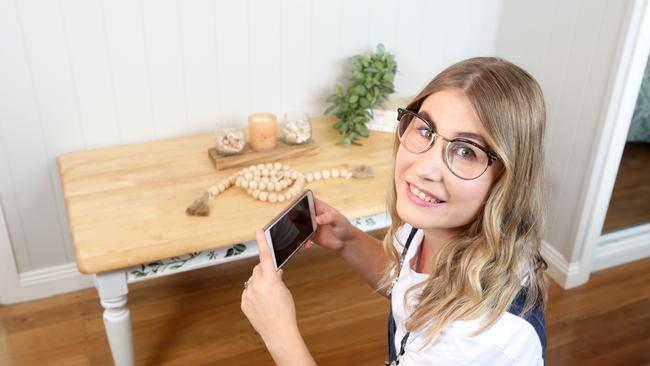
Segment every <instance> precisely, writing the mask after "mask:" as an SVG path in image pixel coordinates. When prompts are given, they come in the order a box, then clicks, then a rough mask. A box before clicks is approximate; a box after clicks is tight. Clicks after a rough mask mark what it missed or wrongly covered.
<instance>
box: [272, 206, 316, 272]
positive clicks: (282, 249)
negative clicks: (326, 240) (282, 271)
mask: <svg viewBox="0 0 650 366" xmlns="http://www.w3.org/2000/svg"><path fill="white" fill-rule="evenodd" d="M313 227H314V226H313V225H312V222H311V215H310V213H309V198H308V196H307V195H305V196H304V197H303V198H302V199H301V200H300V201H298V202H296V204H295V205H294V206H293V207H292V208H291V209H290V210H289V211H288V212H287V214H286V215H284V216H282V218H280V220H278V221H277V222H276V223H275V225H273V226H272V227H271V229H270V230H269V232H270V235H271V240H272V242H273V252H274V253H275V261H276V264H277V266H278V268H280V267H281V266H282V265H283V264H284V262H285V261H286V260H287V259H289V257H290V256H291V254H293V252H295V251H296V250H297V249H298V247H300V245H301V244H303V242H304V241H305V239H307V238H308V237H309V235H311V234H312V232H313V231H314V230H313Z"/></svg>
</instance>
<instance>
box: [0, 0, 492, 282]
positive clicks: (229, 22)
mask: <svg viewBox="0 0 650 366" xmlns="http://www.w3.org/2000/svg"><path fill="white" fill-rule="evenodd" d="M500 11H501V1H500V0H489V1H480V2H474V1H471V0H463V1H455V2H445V1H426V0H408V1H400V2H397V1H389V0H378V1H371V0H353V1H342V0H334V1H326V0H265V1H263V0H248V1H237V0H182V1H181V0H58V1H55V0H0V199H1V201H0V203H1V204H2V208H3V209H4V212H5V218H6V221H7V226H8V229H9V234H10V239H11V242H12V246H13V249H14V254H15V259H16V262H17V265H18V269H19V271H20V272H21V273H22V272H26V271H31V270H36V269H41V268H47V267H50V266H55V265H60V264H63V263H69V262H72V261H74V255H73V253H72V250H71V242H70V234H69V230H68V224H67V220H66V214H65V207H64V204H63V200H62V194H61V187H60V182H59V177H58V172H57V169H56V164H55V159H56V157H57V156H58V155H60V154H62V153H65V152H70V151H77V150H84V149H92V148H96V147H103V146H116V145H121V144H128V143H134V142H139V141H147V140H154V139H160V138H168V137H173V136H180V135H187V134H193V133H198V132H207V131H212V129H213V128H214V126H215V123H216V122H217V121H219V120H221V119H226V118H241V117H244V116H246V115H247V114H248V113H250V112H253V111H272V112H275V113H278V114H280V115H281V114H282V113H283V112H285V111H288V110H296V109H300V110H307V111H309V112H310V113H313V114H320V113H321V112H322V111H323V110H324V107H325V104H324V100H325V98H326V96H327V94H328V93H329V92H331V90H332V89H333V86H334V84H335V83H337V82H341V80H342V77H343V73H344V71H345V69H346V59H347V58H348V57H349V56H351V55H353V54H356V53H360V52H364V51H367V50H370V49H373V48H374V46H375V45H376V44H377V43H379V42H383V43H384V44H385V45H386V47H387V48H388V49H389V50H390V51H392V52H393V53H395V55H396V57H397V61H398V67H399V74H398V75H397V78H396V87H397V91H398V93H399V94H401V95H412V94H415V93H417V92H418V90H419V88H421V87H422V86H424V85H425V84H426V83H427V82H428V81H429V79H430V78H431V77H432V76H433V75H434V74H435V73H437V72H438V71H440V70H441V69H442V68H443V67H445V66H448V65H449V64H451V63H453V62H455V61H458V60H460V59H463V58H466V57H469V56H474V55H492V54H494V52H495V47H496V29H497V25H498V21H499V16H500Z"/></svg>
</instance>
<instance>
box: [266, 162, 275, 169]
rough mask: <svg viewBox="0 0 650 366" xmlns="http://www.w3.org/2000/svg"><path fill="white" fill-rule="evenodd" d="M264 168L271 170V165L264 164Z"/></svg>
mask: <svg viewBox="0 0 650 366" xmlns="http://www.w3.org/2000/svg"><path fill="white" fill-rule="evenodd" d="M264 167H265V168H266V169H272V168H273V164H271V163H266V164H264Z"/></svg>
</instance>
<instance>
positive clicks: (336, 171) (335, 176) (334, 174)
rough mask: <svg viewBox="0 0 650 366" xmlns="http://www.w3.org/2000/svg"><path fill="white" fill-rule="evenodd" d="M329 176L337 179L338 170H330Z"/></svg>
mask: <svg viewBox="0 0 650 366" xmlns="http://www.w3.org/2000/svg"><path fill="white" fill-rule="evenodd" d="M331 174H332V178H338V177H339V170H338V169H332V171H331Z"/></svg>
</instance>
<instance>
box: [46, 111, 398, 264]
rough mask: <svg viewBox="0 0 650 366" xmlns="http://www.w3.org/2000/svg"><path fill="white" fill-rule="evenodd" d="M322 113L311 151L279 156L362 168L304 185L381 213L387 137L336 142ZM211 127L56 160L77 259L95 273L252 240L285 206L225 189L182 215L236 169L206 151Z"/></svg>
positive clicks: (307, 167)
mask: <svg viewBox="0 0 650 366" xmlns="http://www.w3.org/2000/svg"><path fill="white" fill-rule="evenodd" d="M333 122H334V120H333V119H332V118H314V119H313V120H312V127H313V137H314V140H315V141H316V142H317V143H318V144H319V146H320V148H321V152H320V154H318V155H313V156H303V157H299V158H293V159H286V160H283V161H282V163H285V164H288V165H290V166H292V167H293V168H295V169H297V170H299V171H302V172H305V173H306V172H310V171H314V170H317V169H325V168H335V167H339V166H341V165H343V164H349V165H351V166H354V165H358V164H368V165H371V166H372V167H373V168H374V170H375V178H372V179H349V180H345V179H329V180H321V181H317V182H311V183H307V184H306V185H305V187H306V188H309V189H311V190H312V191H313V192H314V195H315V196H316V197H317V198H319V199H322V200H324V201H325V202H327V203H328V204H330V205H331V206H333V207H335V208H336V209H338V210H339V211H341V212H342V213H343V214H344V215H346V216H347V217H348V218H356V217H361V216H366V215H373V214H378V213H382V212H386V193H387V188H388V185H389V184H390V179H389V178H390V175H391V174H392V149H393V134H392V133H385V132H376V131H371V132H370V137H369V138H368V139H361V143H362V144H363V146H353V147H343V146H339V145H336V142H337V141H338V139H339V134H338V131H337V130H336V129H334V128H332V124H333ZM213 138H214V137H213V134H209V133H208V134H200V135H194V136H189V137H182V138H174V139H168V140H161V141H154V142H146V143H139V144H132V145H126V146H120V147H111V148H102V149H96V150H88V151H82V152H75V153H69V154H65V155H62V156H60V157H59V159H58V164H59V172H60V174H61V182H62V185H63V194H64V198H65V204H66V208H67V211H68V219H69V223H70V230H71V233H72V240H73V245H74V252H75V255H76V258H77V266H78V267H79V270H80V271H81V272H83V273H88V274H91V273H99V272H106V271H111V270H116V269H120V268H126V267H130V266H133V265H137V264H141V263H148V262H152V261H155V260H158V259H164V258H169V257H173V256H177V255H181V254H187V253H191V252H197V251H202V250H206V249H212V248H220V247H224V246H229V245H232V244H235V243H239V242H244V241H248V240H253V239H254V238H255V229H256V228H258V227H262V226H264V225H265V224H266V223H267V222H268V221H270V220H271V219H272V218H273V217H275V216H276V215H277V214H278V213H279V212H280V211H281V210H282V209H283V208H284V207H285V206H286V204H287V203H286V202H283V203H268V202H260V201H257V200H255V199H253V198H252V197H250V196H249V195H248V194H247V193H246V192H245V191H244V190H243V189H241V188H237V187H234V186H233V187H231V188H230V189H228V190H226V191H225V192H224V193H222V194H220V195H219V196H217V197H215V198H214V199H212V200H210V216H208V217H197V216H189V215H187V214H186V213H185V209H186V208H187V206H188V205H189V204H190V203H191V202H192V201H193V200H194V199H196V198H198V197H200V196H201V194H202V193H203V192H205V191H206V190H207V188H208V187H210V186H211V185H213V184H215V183H217V182H218V181H220V180H221V179H223V178H226V177H228V176H230V175H231V174H233V173H234V172H236V171H238V170H240V169H242V168H241V167H238V168H233V169H228V170H223V171H217V170H216V169H215V167H214V165H213V164H212V162H211V161H210V158H209V156H208V153H207V150H208V148H210V147H212V146H213Z"/></svg>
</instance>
